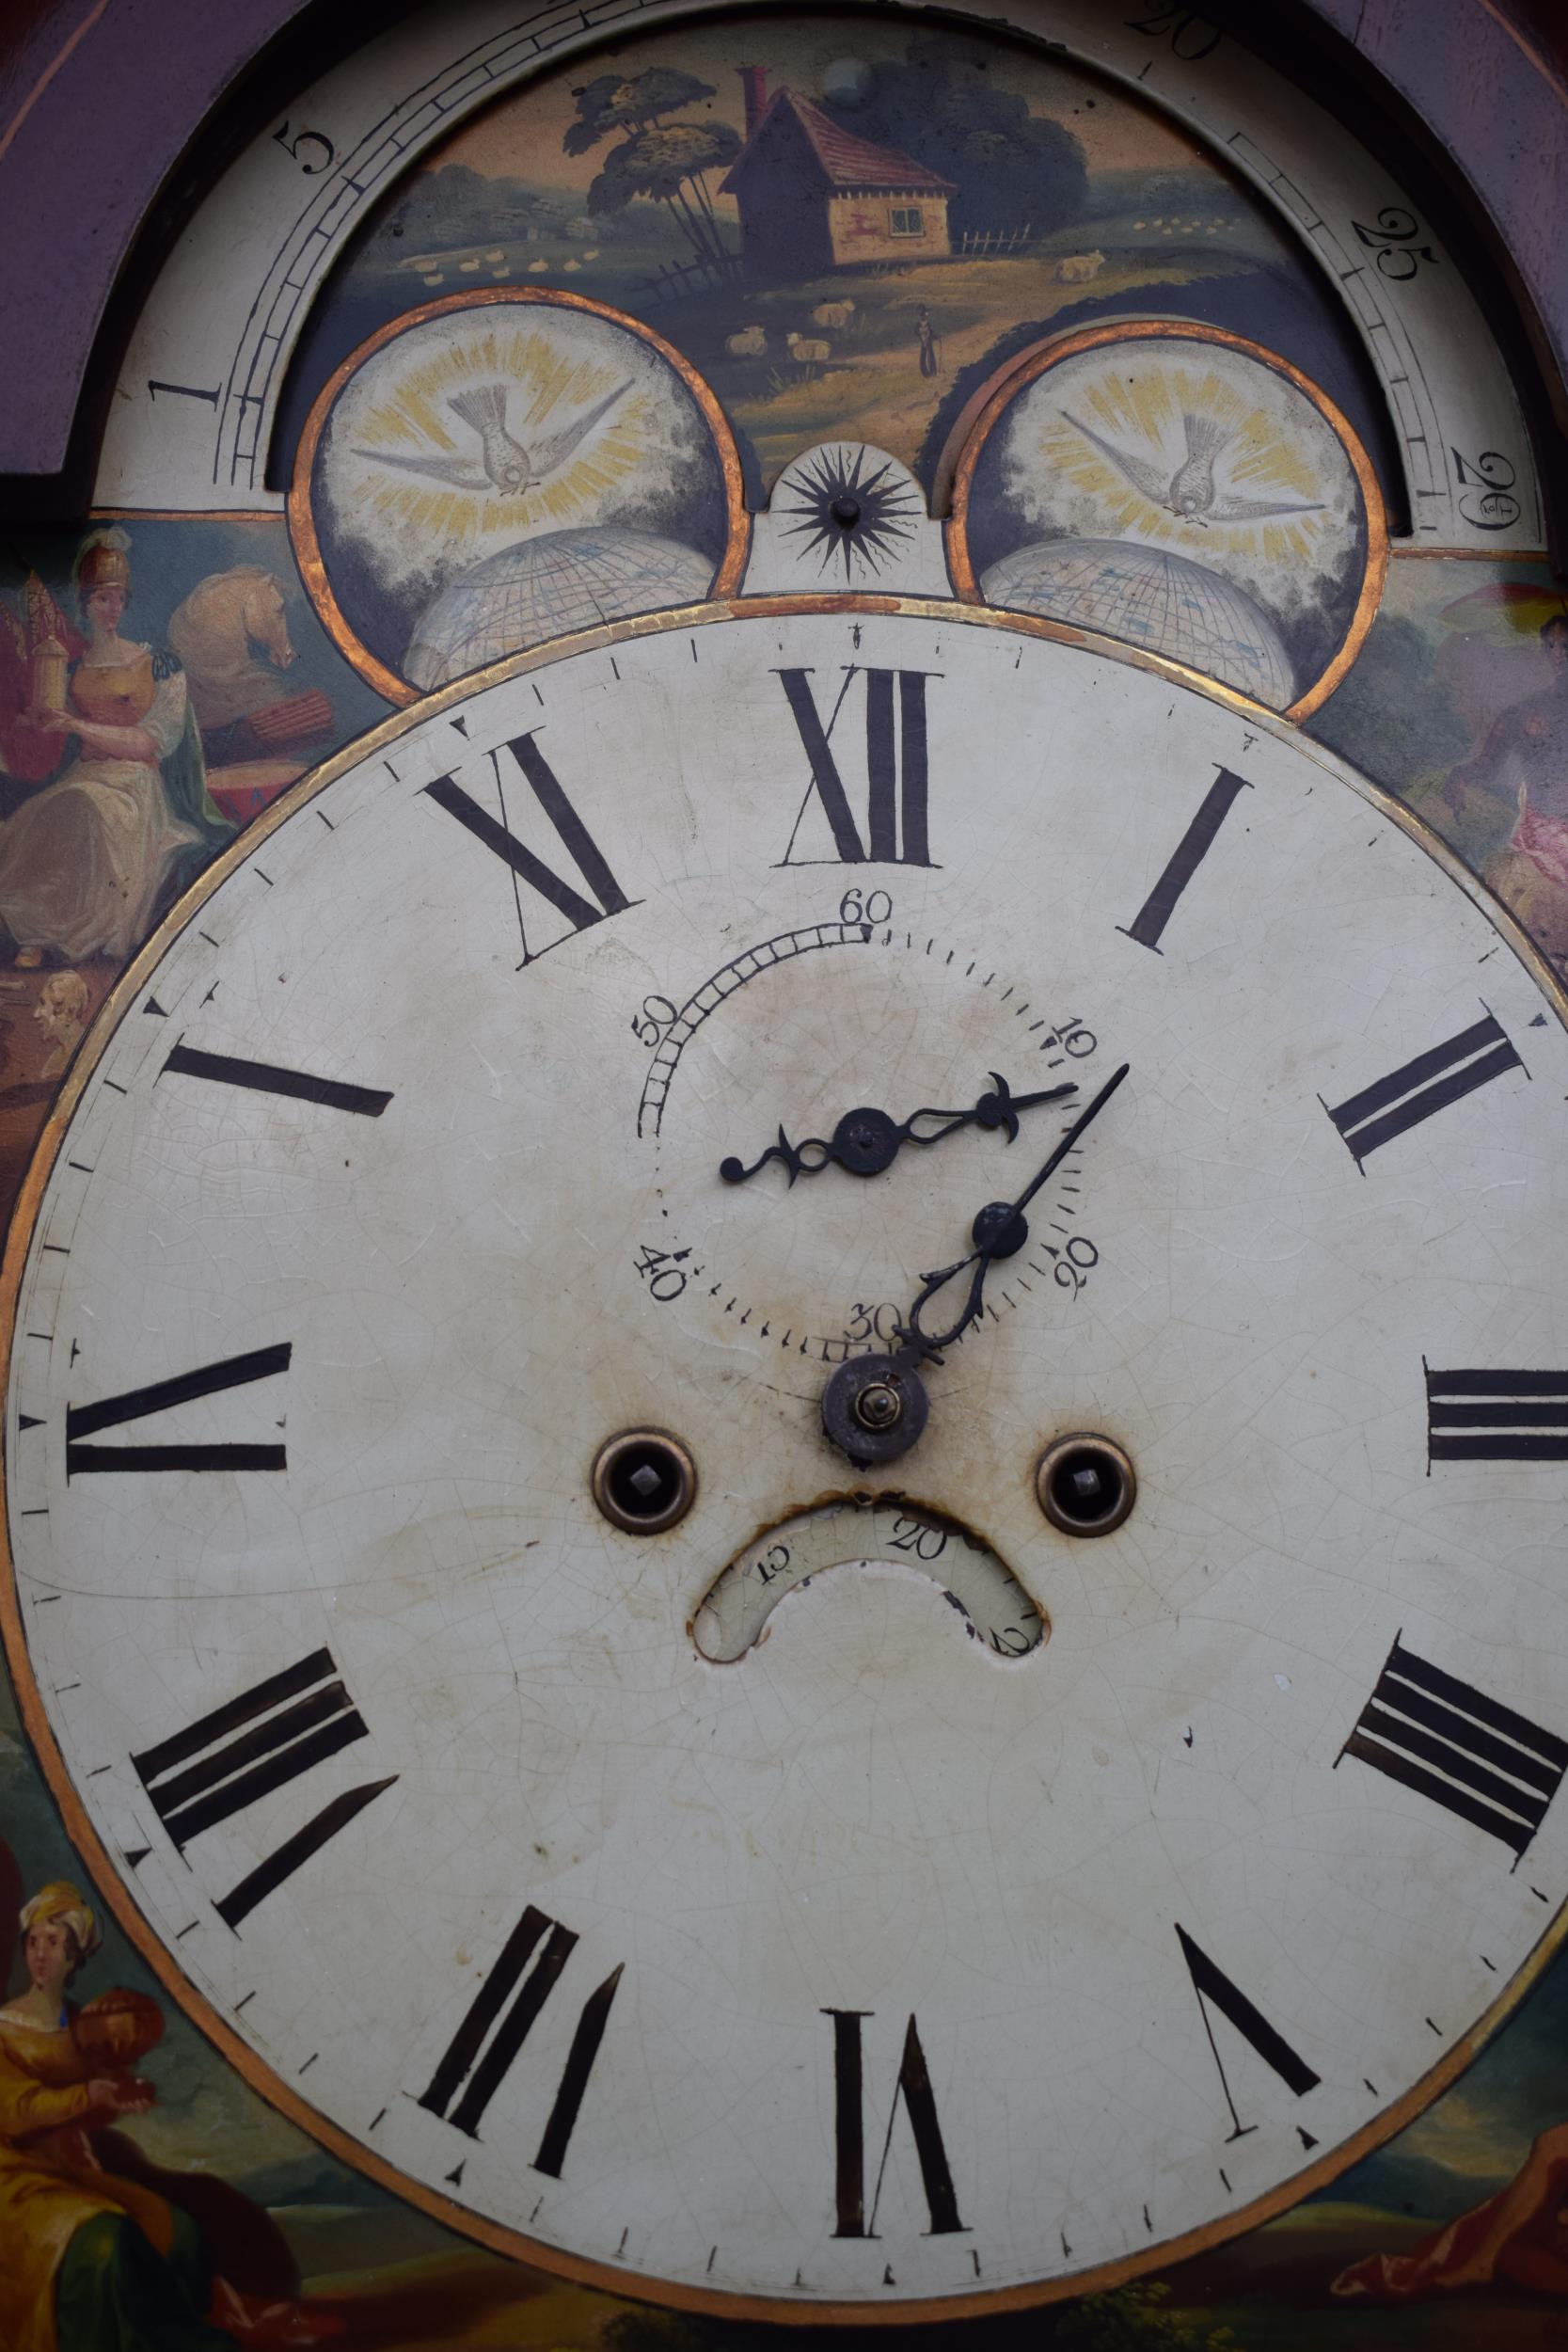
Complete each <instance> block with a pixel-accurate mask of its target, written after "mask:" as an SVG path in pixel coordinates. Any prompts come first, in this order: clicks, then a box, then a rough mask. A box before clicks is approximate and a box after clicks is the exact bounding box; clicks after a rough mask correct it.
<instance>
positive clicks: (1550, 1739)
mask: <svg viewBox="0 0 1568 2352" xmlns="http://www.w3.org/2000/svg"><path fill="white" fill-rule="evenodd" d="M1345 1756H1356V1757H1358V1758H1359V1759H1360V1761H1361V1762H1362V1763H1363V1764H1370V1765H1371V1767H1372V1769H1373V1771H1374V1772H1384V1773H1386V1775H1387V1777H1388V1778H1389V1779H1390V1780H1397V1781H1398V1782H1399V1783H1400V1785H1401V1787H1402V1788H1414V1789H1416V1790H1417V1791H1418V1794H1419V1795H1421V1796H1423V1797H1430V1798H1432V1800H1433V1803H1434V1804H1440V1805H1442V1806H1443V1807H1444V1808H1445V1810H1446V1811H1448V1812H1449V1813H1451V1814H1453V1815H1454V1816H1455V1817H1456V1818H1457V1819H1458V1820H1462V1821H1471V1822H1473V1823H1474V1824H1475V1826H1476V1828H1477V1829H1483V1830H1485V1831H1486V1832H1487V1833H1488V1834H1489V1835H1490V1836H1493V1837H1497V1838H1499V1839H1500V1840H1501V1842H1502V1843H1503V1844H1504V1845H1505V1846H1508V1847H1510V1848H1511V1849H1512V1850H1513V1858H1514V1864H1515V1867H1517V1864H1518V1860H1519V1857H1520V1855H1521V1854H1522V1853H1523V1852H1524V1851H1525V1849H1526V1847H1527V1846H1528V1844H1529V1842H1530V1839H1531V1838H1532V1837H1533V1836H1535V1833H1536V1831H1537V1830H1538V1829H1539V1828H1540V1826H1541V1824H1542V1822H1543V1821H1544V1820H1545V1818H1546V1808H1547V1806H1548V1805H1549V1804H1551V1801H1552V1799H1553V1798H1554V1797H1555V1796H1556V1794H1557V1792H1558V1789H1559V1788H1560V1786H1561V1782H1562V1775H1563V1773H1564V1772H1568V1740H1560V1739H1558V1737H1557V1735H1556V1734H1555V1733H1554V1732H1550V1731H1543V1730H1542V1729H1541V1727H1540V1725H1539V1724H1532V1723H1531V1722H1530V1721H1529V1719H1528V1716H1526V1715H1518V1714H1515V1712H1514V1711H1513V1708H1511V1707H1499V1706H1498V1704H1497V1700H1496V1699H1489V1698H1488V1697H1487V1695H1486V1693H1485V1692H1484V1691H1478V1690H1476V1689H1475V1688H1474V1686H1473V1685H1472V1684H1470V1683H1468V1682H1461V1681H1460V1680H1459V1678H1458V1677H1457V1676H1456V1675H1450V1674H1445V1673H1444V1672H1443V1669H1442V1668H1441V1667H1440V1666H1433V1665H1429V1664H1428V1663H1427V1661H1426V1660H1425V1659H1424V1658H1418V1657H1417V1655H1416V1653H1415V1651H1414V1650H1409V1649H1406V1648H1405V1646H1404V1645H1403V1643H1402V1641H1401V1640H1400V1639H1399V1636H1398V1635H1397V1634H1396V1635H1395V1637H1394V1646H1393V1648H1392V1649H1391V1650H1390V1651H1389V1652H1388V1656H1387V1659H1386V1661H1385V1664H1384V1668H1383V1672H1382V1673H1381V1674H1380V1675H1379V1676H1378V1678H1377V1683H1376V1687H1375V1688H1374V1690H1373V1692H1372V1695H1371V1697H1370V1699H1369V1700H1368V1701H1367V1704H1366V1706H1365V1707H1364V1708H1362V1710H1361V1712H1360V1714H1359V1715H1358V1716H1357V1717H1356V1720H1355V1729H1354V1731H1353V1732H1352V1733H1351V1736H1350V1738H1349V1739H1348V1740H1346V1741H1345V1744H1344V1746H1343V1747H1342V1748H1341V1749H1340V1751H1339V1754H1338V1756H1336V1757H1335V1759H1334V1765H1335V1770H1336V1771H1338V1768H1339V1764H1340V1762H1341V1760H1342V1759H1343V1758H1344V1757H1345Z"/></svg>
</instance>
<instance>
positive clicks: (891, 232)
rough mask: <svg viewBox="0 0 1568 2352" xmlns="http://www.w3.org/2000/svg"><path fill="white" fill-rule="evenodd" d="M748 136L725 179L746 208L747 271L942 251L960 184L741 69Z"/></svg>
mask: <svg viewBox="0 0 1568 2352" xmlns="http://www.w3.org/2000/svg"><path fill="white" fill-rule="evenodd" d="M740 78H741V83H742V86H743V87H744V89H745V92H746V144H745V146H744V147H743V148H742V149H741V151H740V152H739V154H738V155H737V156H736V159H735V162H734V163H733V164H732V165H731V166H730V168H729V171H728V172H727V174H726V175H725V177H724V179H723V181H722V182H721V189H722V192H723V193H724V195H726V196H733V197H734V199H735V200H736V205H737V207H738V209H739V213H740V236H741V250H742V252H743V253H744V255H745V259H746V267H747V270H748V272H749V274H750V275H752V276H753V277H757V278H802V277H805V278H810V277H815V276H817V275H819V274H820V273H821V272H823V271H825V270H831V269H853V268H863V267H865V266H866V264H867V263H872V262H934V261H943V260H945V259H946V257H947V255H948V254H949V253H951V251H952V249H953V246H952V240H951V238H950V237H949V235H948V230H947V199H948V198H949V197H951V196H956V195H957V194H958V190H957V188H956V187H955V185H954V183H953V182H952V181H951V180H944V179H942V175H941V173H940V172H935V171H931V170H929V169H928V168H927V166H926V165H925V164H917V163H916V162H915V160H914V158H913V157H912V156H911V155H901V154H900V153H899V152H898V151H897V149H896V148H892V147H878V146H876V145H874V144H873V142H872V141H871V140H870V139H862V138H857V137H856V136H855V135H854V133H853V132H852V131H846V130H845V129H843V127H842V126H841V125H840V124H839V123H837V122H835V121H834V120H833V119H832V116H831V115H829V114H826V113H825V112H824V111H823V109H822V108H821V107H820V106H816V105H813V103H812V102H811V100H810V99H809V98H799V97H797V96H796V94H795V92H794V91H793V90H791V89H780V90H775V91H774V93H773V96H772V98H771V99H768V96H767V91H766V79H765V69H764V68H763V67H761V66H755V65H748V66H742V67H741V69H740Z"/></svg>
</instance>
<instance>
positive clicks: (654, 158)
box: [562, 67, 740, 264]
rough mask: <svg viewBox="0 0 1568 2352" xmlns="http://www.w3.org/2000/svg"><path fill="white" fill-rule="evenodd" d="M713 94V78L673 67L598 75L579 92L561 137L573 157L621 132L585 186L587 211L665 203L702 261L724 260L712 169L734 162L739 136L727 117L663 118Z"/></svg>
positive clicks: (617, 210)
mask: <svg viewBox="0 0 1568 2352" xmlns="http://www.w3.org/2000/svg"><path fill="white" fill-rule="evenodd" d="M713 95H714V89H713V85H712V83H711V82H701V81H699V80H698V79H697V77H696V75H695V74H694V73H681V72H675V71H674V70H673V69H672V68H668V67H654V68H652V69H650V71H649V72H646V73H637V74H633V75H632V76H631V77H630V78H629V79H623V78H622V77H621V76H619V75H617V74H613V73H601V74H599V75H598V76H597V77H596V78H595V79H594V81H592V82H587V83H585V84H583V86H582V87H580V88H579V89H577V90H575V91H574V92H573V96H574V97H575V98H576V100H577V102H578V110H577V120H576V121H575V122H572V123H569V124H568V125H567V129H566V135H565V138H564V140H563V141H562V145H563V146H564V148H565V151H566V152H567V154H568V155H586V154H587V153H588V152H589V151H590V149H592V148H594V147H596V146H598V144H599V142H600V140H601V139H607V138H613V137H614V136H615V135H617V134H619V135H620V145H619V146H617V147H612V148H611V149H610V153H609V154H608V155H607V156H606V157H605V160H604V163H603V165H602V166H601V167H600V169H599V171H598V173H597V175H596V177H595V179H594V183H593V185H592V187H591V188H590V189H589V191H588V210H589V212H590V213H591V214H593V215H595V216H597V217H600V218H602V217H604V215H607V214H611V213H621V212H625V210H626V207H627V205H628V204H630V203H631V202H632V201H633V200H634V199H636V198H638V197H644V198H647V199H649V200H650V201H652V202H654V203H657V204H662V205H663V206H664V207H665V208H666V210H667V211H668V213H669V214H670V216H671V218H672V219H673V221H674V223H675V225H676V227H677V228H678V229H679V230H680V231H681V234H682V236H683V237H684V238H685V239H686V241H687V243H688V244H689V246H690V247H691V250H692V253H693V254H694V255H695V257H696V259H697V260H698V261H699V262H703V263H705V264H711V263H714V262H723V261H724V260H726V259H727V256H728V247H727V246H726V245H725V243H724V238H723V233H722V231H721V229H720V226H719V221H718V216H717V215H716V214H715V212H714V208H713V196H712V192H711V190H710V189H709V186H708V174H709V173H710V172H715V171H724V170H727V169H728V167H729V166H730V165H731V164H733V163H734V161H735V159H736V155H738V154H739V152H740V135H739V133H738V132H736V131H735V130H732V128H731V127H730V125H729V124H728V123H727V122H714V121H708V122H670V121H667V120H666V119H665V118H666V117H667V116H669V115H673V114H675V113H678V112H679V110H680V109H681V108H682V107H683V106H695V105H700V104H701V103H702V102H703V101H704V100H705V99H709V98H712V97H713Z"/></svg>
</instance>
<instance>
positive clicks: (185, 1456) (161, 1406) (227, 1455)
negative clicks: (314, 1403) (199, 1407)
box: [65, 1340, 293, 1479]
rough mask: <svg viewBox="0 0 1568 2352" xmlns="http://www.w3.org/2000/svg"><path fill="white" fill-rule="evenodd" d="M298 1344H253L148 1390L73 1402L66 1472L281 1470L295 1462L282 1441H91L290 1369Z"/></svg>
mask: <svg viewBox="0 0 1568 2352" xmlns="http://www.w3.org/2000/svg"><path fill="white" fill-rule="evenodd" d="M292 1356H293V1343H292V1342H291V1341H289V1340H283V1341H281V1342H279V1343H278V1344H277V1346H274V1347H257V1348H252V1349H251V1350H250V1351H249V1352H248V1353H247V1354H246V1355H244V1356H228V1357H225V1358H224V1359H223V1361H222V1362H221V1363H216V1364H202V1365H200V1366H198V1369H197V1370H196V1371H195V1372H182V1373H177V1374H176V1375H174V1377H173V1378H172V1379H170V1380H154V1381H151V1382H150V1383H149V1385H148V1386H147V1387H146V1388H144V1389H127V1390H126V1391H125V1392H124V1394H123V1395H121V1396H104V1397H100V1398H99V1400H98V1402H97V1403H96V1404H95V1405H68V1406H67V1407H66V1416H65V1438H66V1445H65V1474H66V1476H67V1478H68V1479H70V1478H77V1477H80V1476H81V1475H82V1474H83V1473H84V1472H86V1471H88V1470H287V1469H288V1467H289V1456H288V1449H287V1448H286V1447H285V1446H281V1445H273V1444H265V1445H244V1444H239V1445H87V1444H85V1443H84V1442H83V1440H84V1439H86V1438H93V1437H96V1436H97V1434H98V1432H99V1430H101V1429H116V1428H119V1425H120V1424H121V1422H128V1421H142V1420H145V1419H146V1417H147V1415H148V1414H150V1413H165V1412H167V1411H169V1410H170V1408H171V1407H172V1406H176V1405H189V1404H193V1403H194V1402H195V1401H196V1399H197V1398H198V1397H202V1396H216V1395H218V1394H219V1393H220V1392H221V1391H223V1390H225V1389H237V1388H243V1387H245V1385H246V1384H247V1383H248V1382H250V1381H252V1380H266V1379H269V1378H270V1377H271V1376H272V1375H273V1374H274V1373H277V1372H287V1371H288V1369H289V1362H290V1359H291V1358H292Z"/></svg>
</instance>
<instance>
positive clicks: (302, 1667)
mask: <svg viewBox="0 0 1568 2352" xmlns="http://www.w3.org/2000/svg"><path fill="white" fill-rule="evenodd" d="M366 1736H367V1733H366V1726H365V1720H364V1718H363V1716H362V1715H361V1714H360V1713H359V1710H358V1708H356V1706H355V1705H354V1703H353V1701H352V1700H351V1699H350V1697H349V1695H348V1692H347V1691H346V1690H345V1689H344V1687H343V1684H342V1682H341V1679H340V1677H339V1675H338V1670H337V1667H336V1666H335V1665H334V1663H333V1660H332V1653H331V1651H330V1650H325V1649H318V1650H313V1651H312V1652H311V1653H310V1655H309V1658H302V1659H301V1660H300V1661H299V1663H298V1665H297V1666H289V1667H286V1668H285V1669H284V1671H283V1672H282V1673H281V1674H276V1675H269V1676H268V1677H267V1678H266V1680H265V1681H264V1682H258V1683H257V1684H255V1686H254V1687H253V1688H252V1689H251V1690H248V1691H245V1692H241V1694H240V1696H239V1697H238V1698H236V1699H230V1700H229V1701H228V1703H227V1704H226V1705H225V1706H222V1707H215V1708H214V1709H213V1711H212V1713H211V1714H208V1715H202V1716H200V1717H199V1718H198V1721H197V1722H196V1723H194V1724H191V1725H190V1726H189V1728H188V1729H187V1730H185V1731H177V1732H175V1733H174V1734H173V1735H172V1737H171V1738H169V1739H167V1740H159V1741H158V1742H157V1743H156V1745H155V1746H153V1747H150V1748H144V1749H143V1750H142V1752H141V1754H140V1755H139V1756H133V1757H132V1758H131V1762H132V1764H133V1765H134V1766H135V1772H136V1775H137V1778H138V1779H139V1780H140V1782H141V1785H142V1787H143V1788H145V1789H146V1791H147V1793H148V1795H149V1796H150V1798H151V1800H152V1809H153V1811H154V1812H155V1813H156V1814H157V1816H158V1819H159V1820H160V1821H162V1823H163V1825H164V1827H165V1829H166V1830H167V1832H168V1834H169V1836H170V1837H172V1839H173V1840H174V1843H175V1845H176V1847H177V1848H178V1849H179V1850H180V1851H181V1852H182V1853H183V1851H184V1850H185V1848H186V1846H187V1845H188V1844H189V1843H190V1840H191V1839H192V1838H193V1837H199V1836H200V1835H201V1833H202V1831H203V1830H208V1829H215V1828H216V1827H217V1825H218V1823H219V1822H220V1821H227V1820H229V1819H230V1816H231V1815H233V1814H235V1813H240V1812H243V1811H244V1809H245V1806H246V1805H251V1804H258V1803H259V1802H260V1800H261V1798H262V1797H269V1796H271V1795H272V1793H273V1791H274V1790H275V1789H278V1788H287V1787H288V1785H289V1783H290V1782H291V1781H295V1780H301V1779H303V1778H304V1776H305V1775H306V1774H307V1773H308V1772H314V1771H315V1770H316V1768H317V1767H318V1766H319V1765H322V1764H325V1763H326V1762H327V1761H328V1759H329V1758H330V1757H332V1756H337V1755H339V1754H341V1751H342V1750H343V1749H344V1748H346V1747H350V1746H352V1745H353V1743H354V1741H355V1740H363V1739H364V1738H365V1737H366ZM396 1778H397V1774H396V1773H395V1772H394V1773H393V1774H392V1776H391V1779H388V1780H374V1781H367V1782H365V1783H363V1784H362V1785H361V1786H360V1787H359V1788H348V1789H345V1790H344V1791H343V1793H342V1794H341V1796H338V1797H334V1798H333V1800H332V1802H331V1804H327V1805H324V1806H323V1808H322V1810H321V1811H320V1812H319V1813H318V1814H316V1815H315V1816H314V1818H313V1819H312V1820H309V1821H307V1823H306V1824H305V1827H304V1828H303V1829H301V1830H296V1831H295V1833H294V1835H293V1836H292V1837H287V1838H285V1839H284V1841H283V1843H282V1845H280V1846H279V1847H278V1848H277V1851H275V1852H274V1853H271V1854H269V1855H268V1856H267V1858H266V1860H265V1861H264V1862H261V1863H258V1864H257V1866H256V1867H255V1869H254V1870H252V1871H250V1872H249V1873H248V1874H247V1875H246V1876H245V1878H243V1879H242V1880H241V1881H240V1883H239V1884H238V1885H237V1886H236V1887H234V1888H233V1889H232V1890H231V1892H230V1893H229V1894H228V1895H226V1896H224V1898H223V1899H222V1901H221V1902H218V1903H216V1904H214V1910H215V1911H216V1912H217V1915H218V1917H219V1918H220V1919H222V1920H223V1921H224V1922H225V1923H226V1924H227V1925H228V1926H229V1927H230V1928H234V1929H237V1928H238V1927H239V1924H240V1921H241V1920H242V1919H244V1918H245V1917H246V1916H247V1915H249V1914H250V1913H251V1912H253V1911H254V1910H255V1908H256V1906H257V1904H258V1903H260V1902H264V1901H265V1899H266V1898H267V1897H268V1896H269V1895H270V1894H272V1893H273V1892H274V1891H275V1890H276V1889H277V1887H279V1886H281V1885H282V1883H283V1882H284V1880H285V1879H290V1878H293V1874H294V1872H295V1871H296V1870H297V1869H299V1868H300V1867H302V1866H303V1865H304V1864H305V1863H307V1862H309V1859H310V1857H311V1855H312V1854H315V1853H319V1852H320V1851H321V1849H322V1848H323V1847H324V1846H325V1844H326V1843H327V1842H328V1840H329V1839H331V1838H334V1837H336V1836H338V1834H339V1832H340V1831H341V1830H343V1829H346V1828H347V1826H348V1824H349V1822H350V1821H352V1820H354V1818H355V1816H356V1814H359V1813H362V1812H363V1811H364V1809H365V1807H366V1806H367V1805H368V1804H372V1802H373V1801H374V1799H375V1798H377V1797H379V1796H380V1795H381V1793H382V1791H383V1789H386V1788H390V1787H391V1786H392V1781H393V1780H395V1779H396Z"/></svg>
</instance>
